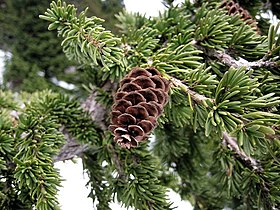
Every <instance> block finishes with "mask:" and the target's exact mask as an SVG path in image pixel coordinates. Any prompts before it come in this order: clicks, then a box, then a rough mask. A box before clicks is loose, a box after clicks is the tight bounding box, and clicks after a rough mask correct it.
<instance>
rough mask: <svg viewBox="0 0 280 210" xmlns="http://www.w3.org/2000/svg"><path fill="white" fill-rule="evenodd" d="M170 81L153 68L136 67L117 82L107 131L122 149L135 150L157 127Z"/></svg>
mask: <svg viewBox="0 0 280 210" xmlns="http://www.w3.org/2000/svg"><path fill="white" fill-rule="evenodd" d="M168 91H169V81H168V80H167V79H165V78H163V77H162V76H161V74H160V73H159V72H158V70H156V69H155V68H154V67H148V68H146V69H143V68H139V67H135V68H132V70H131V72H130V73H129V74H128V75H127V76H126V77H125V78H124V79H123V80H122V81H121V82H120V88H119V89H118V91H117V93H116V95H115V98H114V104H113V107H112V112H111V118H112V124H111V125H110V126H109V129H110V130H111V131H112V132H113V134H114V136H115V137H114V141H115V142H117V143H118V144H119V145H120V146H121V147H124V148H131V147H137V146H138V143H139V142H141V141H144V140H145V139H146V138H147V136H148V134H150V133H151V132H152V130H153V129H154V128H155V126H156V124H157V118H158V117H159V116H160V114H161V113H162V111H163V107H164V105H165V104H166V103H167V100H168Z"/></svg>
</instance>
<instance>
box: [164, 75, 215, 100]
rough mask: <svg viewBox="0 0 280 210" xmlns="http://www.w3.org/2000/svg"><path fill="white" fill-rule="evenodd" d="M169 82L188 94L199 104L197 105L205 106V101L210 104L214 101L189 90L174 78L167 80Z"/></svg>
mask: <svg viewBox="0 0 280 210" xmlns="http://www.w3.org/2000/svg"><path fill="white" fill-rule="evenodd" d="M169 79H170V80H171V82H172V83H173V85H174V86H175V87H179V88H181V89H182V90H183V91H184V92H185V93H187V94H190V96H191V98H192V99H193V100H194V101H195V102H197V103H199V104H206V100H209V101H211V102H212V103H213V102H214V101H215V99H212V98H207V97H205V96H204V95H201V94H199V93H197V92H195V91H193V90H191V89H190V87H189V86H187V85H185V84H184V83H183V82H182V81H180V80H178V79H176V78H174V77H170V78H169Z"/></svg>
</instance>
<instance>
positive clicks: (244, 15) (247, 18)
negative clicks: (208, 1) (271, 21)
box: [220, 0, 260, 33]
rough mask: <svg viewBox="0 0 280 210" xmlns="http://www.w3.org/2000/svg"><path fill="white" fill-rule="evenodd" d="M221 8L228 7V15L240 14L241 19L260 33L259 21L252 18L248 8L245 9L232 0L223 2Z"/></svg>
mask: <svg viewBox="0 0 280 210" xmlns="http://www.w3.org/2000/svg"><path fill="white" fill-rule="evenodd" d="M220 8H224V9H226V10H227V11H228V13H227V14H228V15H240V16H241V20H243V21H244V22H245V23H246V24H248V25H250V26H251V27H252V28H253V29H255V30H256V31H257V32H258V33H260V30H259V28H258V26H257V22H256V21H255V20H254V19H253V18H252V16H251V15H250V13H249V12H248V11H247V10H246V9H243V8H242V7H241V6H239V4H238V3H235V2H234V1H232V0H229V1H228V0H225V1H223V2H222V4H221V6H220Z"/></svg>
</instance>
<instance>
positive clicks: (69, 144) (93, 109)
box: [53, 82, 116, 162]
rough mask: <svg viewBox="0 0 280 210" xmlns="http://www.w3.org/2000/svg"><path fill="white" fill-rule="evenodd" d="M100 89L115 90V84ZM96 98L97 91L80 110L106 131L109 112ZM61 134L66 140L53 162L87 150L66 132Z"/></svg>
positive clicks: (72, 156) (67, 158)
mask: <svg viewBox="0 0 280 210" xmlns="http://www.w3.org/2000/svg"><path fill="white" fill-rule="evenodd" d="M102 88H103V89H104V90H114V89H116V84H113V83H111V82H107V83H105V85H104V86H103V87H102ZM96 97H97V91H94V90H93V92H92V93H91V94H90V95H89V97H88V98H87V99H86V100H85V102H84V103H83V104H82V108H83V109H84V111H85V112H88V113H89V115H90V116H91V118H92V120H93V122H94V123H95V124H96V125H98V126H99V128H100V129H102V130H107V125H106V118H107V116H108V112H109V110H108V109H107V108H106V107H104V106H103V105H102V104H100V103H98V102H97V100H96ZM63 133H64V135H65V138H66V144H65V145H64V146H63V147H62V148H61V150H60V153H59V154H58V155H57V156H55V157H54V158H53V160H54V162H58V161H65V160H70V159H73V158H74V157H76V156H81V154H82V153H83V152H85V151H86V150H87V149H88V145H83V144H81V143H79V142H77V141H76V140H75V139H74V138H73V137H71V136H70V135H69V133H68V132H67V131H66V130H64V131H63Z"/></svg>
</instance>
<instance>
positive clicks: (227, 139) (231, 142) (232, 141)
mask: <svg viewBox="0 0 280 210" xmlns="http://www.w3.org/2000/svg"><path fill="white" fill-rule="evenodd" d="M223 143H224V144H226V145H227V146H228V147H229V148H230V149H231V150H232V151H234V152H235V153H236V154H237V155H238V156H239V157H240V158H241V159H242V160H244V161H245V162H246V163H248V164H249V165H250V166H251V167H252V168H253V169H254V170H256V171H259V172H261V171H263V168H262V166H261V165H260V163H259V161H258V160H256V159H254V158H252V157H250V156H248V155H247V154H246V153H245V152H244V151H242V150H240V148H239V146H238V144H237V140H236V138H233V137H231V136H230V135H229V134H228V133H227V132H223Z"/></svg>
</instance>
